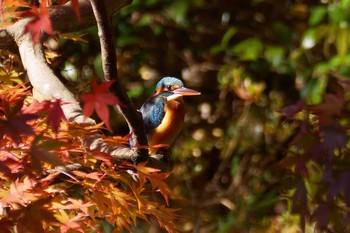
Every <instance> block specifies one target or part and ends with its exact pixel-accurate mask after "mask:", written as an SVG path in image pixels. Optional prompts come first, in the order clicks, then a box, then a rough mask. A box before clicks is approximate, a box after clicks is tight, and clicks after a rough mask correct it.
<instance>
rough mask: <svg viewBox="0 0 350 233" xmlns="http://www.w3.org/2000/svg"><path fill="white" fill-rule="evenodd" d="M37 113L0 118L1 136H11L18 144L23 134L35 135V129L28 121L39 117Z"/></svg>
mask: <svg viewBox="0 0 350 233" xmlns="http://www.w3.org/2000/svg"><path fill="white" fill-rule="evenodd" d="M37 118H38V116H37V115H35V114H22V115H18V116H17V115H16V116H11V118H8V119H4V120H0V138H3V137H9V138H11V139H12V140H13V142H14V143H16V144H17V145H18V144H19V143H20V141H21V137H20V135H21V134H26V135H34V134H35V133H34V130H33V128H32V126H31V125H29V124H28V123H27V122H28V121H32V120H35V119H37Z"/></svg>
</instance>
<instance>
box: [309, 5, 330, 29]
mask: <svg viewBox="0 0 350 233" xmlns="http://www.w3.org/2000/svg"><path fill="white" fill-rule="evenodd" d="M326 14H327V9H326V7H324V6H317V7H315V8H313V9H312V10H311V15H310V18H309V25H310V26H315V25H316V24H318V23H320V22H321V21H322V20H323V19H324V17H325V15H326Z"/></svg>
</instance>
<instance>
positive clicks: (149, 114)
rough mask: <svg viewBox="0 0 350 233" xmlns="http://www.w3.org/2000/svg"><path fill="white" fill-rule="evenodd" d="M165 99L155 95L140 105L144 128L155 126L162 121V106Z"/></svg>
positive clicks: (148, 128) (149, 128)
mask: <svg viewBox="0 0 350 233" xmlns="http://www.w3.org/2000/svg"><path fill="white" fill-rule="evenodd" d="M165 103H166V99H164V98H163V97H161V96H156V97H153V98H150V99H149V100H147V101H146V102H145V103H144V104H143V105H142V107H141V109H140V111H141V113H142V118H143V122H144V123H145V126H146V130H147V132H149V131H150V130H152V129H154V128H157V126H158V125H160V123H162V120H163V117H164V115H165V112H164V106H165Z"/></svg>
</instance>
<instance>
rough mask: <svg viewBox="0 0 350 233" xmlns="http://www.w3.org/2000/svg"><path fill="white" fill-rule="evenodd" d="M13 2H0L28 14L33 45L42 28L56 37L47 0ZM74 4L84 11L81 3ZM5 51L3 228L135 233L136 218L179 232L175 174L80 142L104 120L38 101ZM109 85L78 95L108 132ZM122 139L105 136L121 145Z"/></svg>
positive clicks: (1, 71) (0, 98) (0, 144)
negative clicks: (74, 118)
mask: <svg viewBox="0 0 350 233" xmlns="http://www.w3.org/2000/svg"><path fill="white" fill-rule="evenodd" d="M12 3H13V2H11V1H4V2H2V3H1V4H2V7H7V8H6V9H7V10H8V9H10V8H11V7H12V8H13V7H15V6H17V7H18V8H17V10H16V9H12V8H11V9H12V11H11V12H12V13H13V14H12V16H16V17H19V18H21V17H30V18H31V20H30V21H29V22H28V24H27V26H26V29H25V32H26V33H31V35H32V40H33V43H38V42H39V39H40V37H41V35H42V33H43V32H45V33H47V34H50V35H53V31H52V28H51V24H50V19H49V15H48V10H47V4H48V2H47V1H42V3H41V4H40V6H34V5H30V6H29V5H26V4H24V3H26V2H24V1H23V2H21V1H18V2H16V4H17V5H13V4H12ZM21 3H23V4H24V5H21ZM6 4H8V5H6ZM71 4H72V6H73V7H74V8H75V10H76V12H77V15H78V16H79V14H78V5H77V4H78V1H71ZM18 11H20V12H21V13H20V14H18ZM2 13H8V14H10V12H9V11H6V12H5V11H4V12H2ZM1 56H2V58H3V59H2V60H1V62H2V64H1V68H0V77H1V82H0V174H1V177H0V226H1V227H0V232H35V233H37V232H90V231H93V232H102V231H106V229H109V230H110V231H116V232H120V231H122V230H124V229H126V230H128V231H130V232H131V231H132V227H133V226H134V225H136V224H137V223H139V222H146V223H150V222H152V223H154V222H157V223H158V226H159V227H161V228H164V229H166V230H167V231H168V232H177V228H178V227H177V221H178V220H180V218H179V216H178V214H177V211H176V210H175V209H173V208H170V207H169V202H170V198H171V197H174V198H177V197H176V195H175V194H174V193H173V191H172V190H171V189H170V188H169V186H168V185H167V183H166V179H167V177H168V176H169V175H170V174H171V173H163V172H160V171H159V170H157V169H155V168H150V167H147V164H146V163H141V164H137V165H135V164H131V163H129V162H128V161H121V160H116V159H115V158H113V157H112V156H111V155H109V154H106V153H103V152H100V151H98V150H89V149H88V148H86V147H85V146H84V144H83V142H82V141H83V140H84V139H87V138H89V137H95V136H96V134H99V135H102V133H101V131H103V130H104V129H105V127H103V124H97V125H83V124H77V123H74V122H70V121H67V119H66V117H65V115H64V113H63V110H62V108H61V107H62V105H65V104H67V103H66V102H63V101H61V100H60V99H56V100H45V101H37V100H35V99H34V98H33V96H32V90H31V86H30V84H29V83H25V82H24V81H23V80H24V78H25V76H24V75H23V74H24V71H23V70H22V67H21V66H20V65H19V63H18V57H16V55H13V54H12V53H8V52H3V51H1ZM110 85H111V82H108V83H102V84H97V81H96V80H93V81H92V83H91V88H90V90H86V91H85V93H84V94H83V95H82V96H81V99H82V100H83V101H84V103H85V107H84V113H85V114H86V115H87V116H90V115H91V114H92V113H93V112H94V111H95V112H96V113H97V116H98V117H100V118H101V120H102V123H105V125H106V126H107V128H108V129H110V125H109V112H108V106H110V105H115V104H118V99H117V98H116V97H114V96H113V95H112V94H111V93H109V92H108V89H109V87H110ZM120 138H121V137H109V138H108V137H106V138H104V139H105V140H106V141H107V142H108V143H109V144H120V140H121V139H120Z"/></svg>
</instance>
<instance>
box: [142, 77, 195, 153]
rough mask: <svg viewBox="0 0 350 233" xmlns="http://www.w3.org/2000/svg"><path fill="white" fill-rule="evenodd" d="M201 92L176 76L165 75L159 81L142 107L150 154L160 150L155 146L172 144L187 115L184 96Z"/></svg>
mask: <svg viewBox="0 0 350 233" xmlns="http://www.w3.org/2000/svg"><path fill="white" fill-rule="evenodd" d="M200 94H201V93H200V92H198V91H195V90H192V89H189V88H186V87H184V84H183V82H182V81H181V80H180V79H177V78H174V77H164V78H162V79H161V80H160V81H159V82H158V83H157V85H156V88H155V90H154V93H153V95H152V96H151V97H150V98H149V99H148V100H147V101H146V102H145V103H144V104H143V105H142V106H141V109H140V111H141V113H142V119H143V122H144V124H145V127H146V132H147V139H148V144H149V146H150V148H149V152H150V154H155V153H156V152H157V151H158V149H159V148H156V147H154V146H156V145H164V144H165V145H167V146H170V145H171V144H172V143H173V142H174V141H175V139H176V138H177V136H178V135H179V134H180V131H181V129H182V127H183V124H184V117H185V108H184V101H183V98H182V97H183V96H196V95H200Z"/></svg>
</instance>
